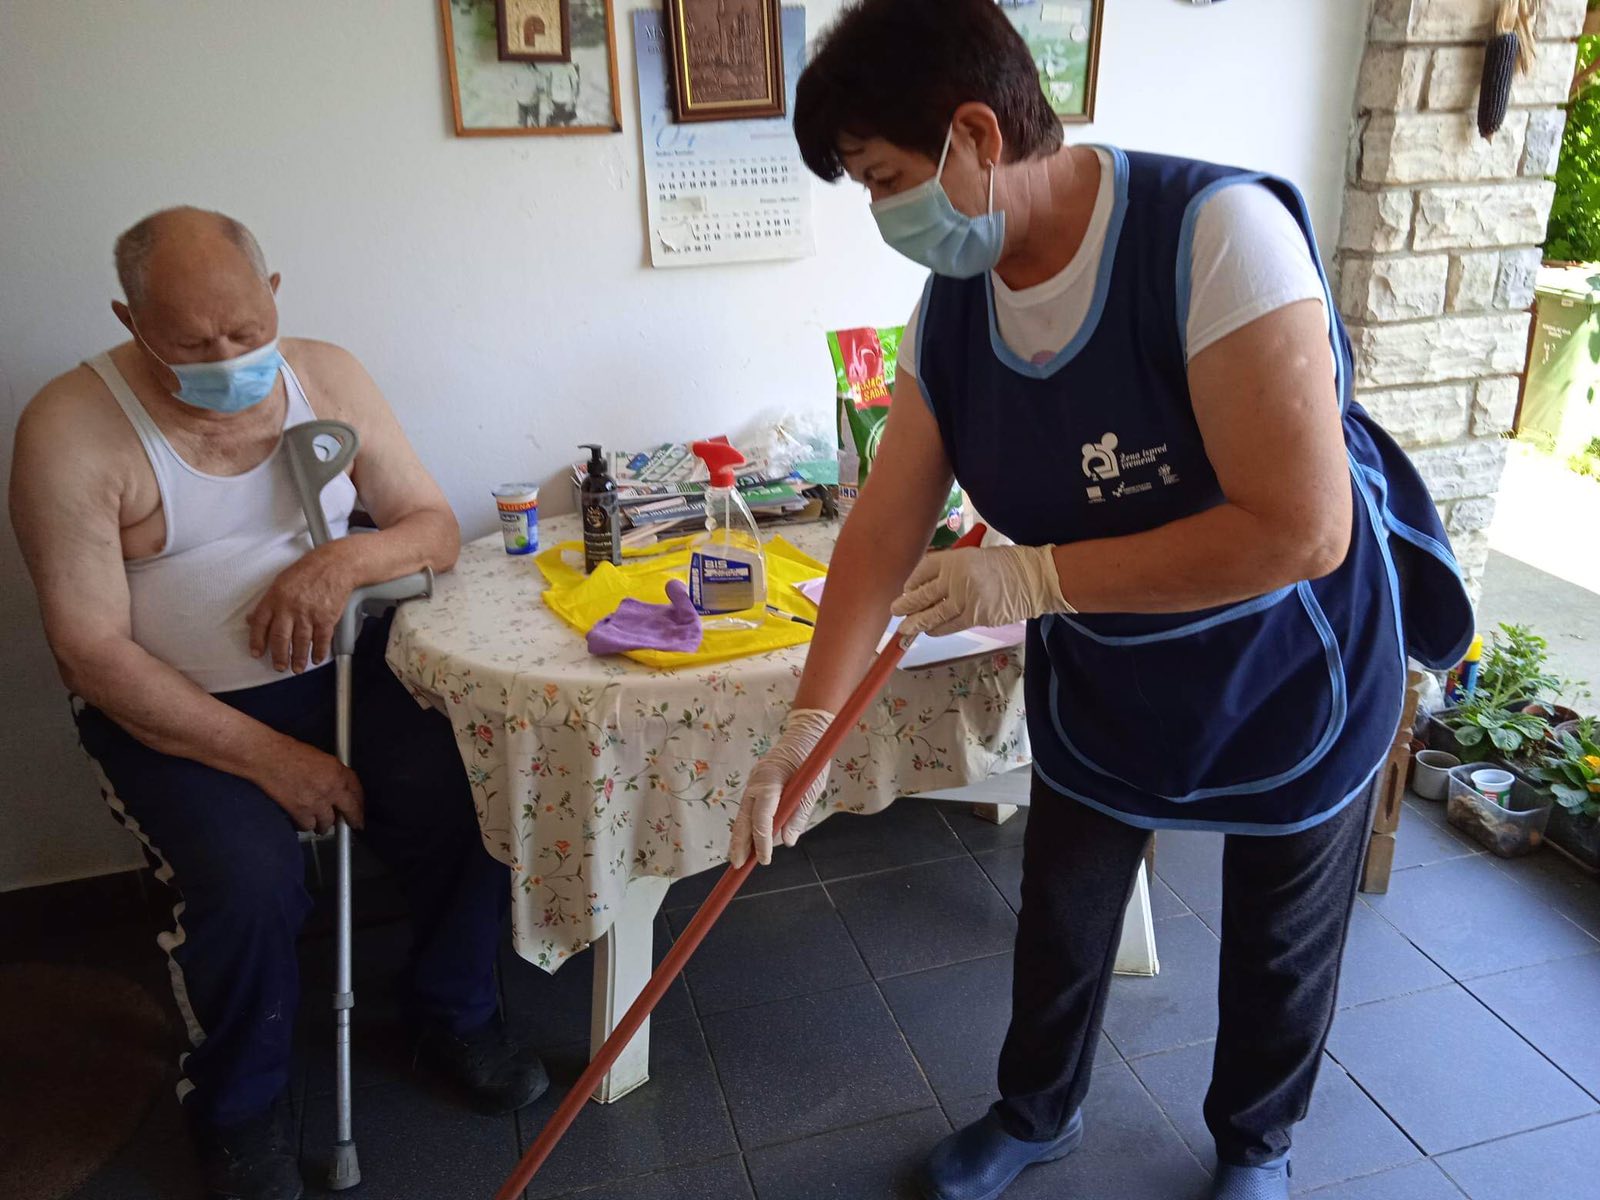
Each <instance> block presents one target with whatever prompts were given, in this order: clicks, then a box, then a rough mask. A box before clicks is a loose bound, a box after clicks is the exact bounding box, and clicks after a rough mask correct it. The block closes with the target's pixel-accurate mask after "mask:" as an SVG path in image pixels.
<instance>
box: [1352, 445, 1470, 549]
mask: <svg viewBox="0 0 1600 1200" xmlns="http://www.w3.org/2000/svg"><path fill="white" fill-rule="evenodd" d="M1351 466H1353V467H1354V468H1355V469H1356V470H1358V471H1360V472H1361V474H1362V475H1363V476H1365V477H1366V478H1367V479H1368V480H1370V481H1371V483H1372V485H1373V486H1374V487H1375V488H1377V489H1378V497H1379V503H1380V505H1381V506H1382V509H1383V523H1384V524H1385V525H1386V526H1388V527H1389V528H1390V529H1391V530H1393V531H1394V533H1395V534H1397V535H1398V536H1400V537H1403V538H1405V540H1406V541H1408V542H1410V543H1411V544H1412V545H1413V546H1416V547H1417V548H1418V549H1419V550H1426V551H1427V552H1428V553H1429V554H1431V555H1433V556H1434V557H1435V558H1437V559H1438V560H1439V561H1440V562H1442V563H1443V564H1444V565H1445V566H1447V567H1449V568H1450V569H1451V570H1452V571H1454V572H1456V573H1457V574H1458V575H1459V574H1460V573H1461V564H1460V563H1458V562H1456V556H1455V555H1454V554H1453V553H1452V552H1451V550H1450V547H1448V546H1446V545H1444V544H1443V543H1442V542H1440V541H1439V539H1438V538H1436V537H1430V536H1429V535H1428V534H1426V533H1423V532H1422V530H1420V529H1413V528H1412V527H1411V526H1410V525H1407V524H1406V523H1405V522H1404V521H1402V520H1401V519H1400V518H1399V517H1397V516H1395V515H1394V510H1393V509H1391V508H1390V507H1389V481H1388V480H1387V479H1385V478H1384V475H1383V472H1382V471H1376V470H1374V469H1373V468H1371V467H1369V466H1367V465H1366V464H1365V463H1358V462H1356V461H1355V460H1354V459H1351ZM1380 532H1381V530H1380Z"/></svg>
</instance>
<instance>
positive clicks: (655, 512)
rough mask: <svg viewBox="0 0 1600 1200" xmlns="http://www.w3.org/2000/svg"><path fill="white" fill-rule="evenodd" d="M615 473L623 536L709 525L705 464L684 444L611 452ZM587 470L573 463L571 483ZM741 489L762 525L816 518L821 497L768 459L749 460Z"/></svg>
mask: <svg viewBox="0 0 1600 1200" xmlns="http://www.w3.org/2000/svg"><path fill="white" fill-rule="evenodd" d="M607 459H608V462H609V466H610V470H611V477H612V478H613V479H615V480H616V481H617V510H618V512H619V513H620V515H621V516H622V518H623V537H624V540H625V541H628V542H630V543H634V542H637V541H640V540H648V538H649V537H650V536H651V535H654V536H656V537H667V536H670V535H672V534H675V533H681V532H684V531H686V530H690V529H700V528H702V527H703V526H704V525H705V515H706V507H705V492H706V487H707V482H708V479H709V476H708V473H707V471H706V467H705V464H704V463H702V462H701V461H700V460H699V459H698V458H697V457H696V456H695V454H694V451H692V450H691V449H690V448H689V447H688V446H687V445H685V444H684V443H682V442H667V443H663V444H662V445H659V446H653V447H651V448H649V449H646V450H639V451H636V452H634V453H608V454H607ZM588 473H589V464H588V461H587V460H586V459H583V460H579V461H578V462H575V463H573V464H572V485H573V488H574V489H578V488H581V487H582V486H583V481H584V479H585V478H586V477H587V475H588ZM738 480H739V493H740V495H742V496H743V497H744V500H745V503H746V504H748V505H749V506H750V511H751V512H752V513H754V514H755V517H756V520H757V521H759V522H760V523H761V524H763V525H778V524H789V523H793V522H795V521H809V520H815V519H816V517H817V516H819V515H820V513H821V509H822V503H821V500H820V498H819V497H816V496H813V495H809V494H808V492H811V491H815V490H816V489H812V488H810V487H809V485H807V484H806V482H805V481H804V480H802V479H800V478H799V476H797V475H784V474H781V473H779V472H776V471H774V470H772V469H771V468H770V467H769V466H768V465H767V464H766V463H764V462H759V461H757V462H747V463H746V464H745V465H744V467H743V469H742V471H741V473H740V475H739V476H738Z"/></svg>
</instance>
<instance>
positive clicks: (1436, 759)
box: [1411, 750, 1461, 800]
mask: <svg viewBox="0 0 1600 1200" xmlns="http://www.w3.org/2000/svg"><path fill="white" fill-rule="evenodd" d="M1460 765H1461V760H1460V759H1459V758H1457V757H1456V756H1455V755H1454V754H1446V753H1445V752H1444V751H1443V750H1419V751H1417V754H1416V758H1415V761H1414V765H1413V767H1412V771H1411V790H1412V791H1414V792H1416V794H1417V795H1419V796H1421V797H1422V798H1423V799H1424V800H1443V799H1444V798H1445V797H1446V796H1448V795H1449V794H1450V772H1451V771H1452V770H1454V769H1455V768H1456V767H1459V766H1460Z"/></svg>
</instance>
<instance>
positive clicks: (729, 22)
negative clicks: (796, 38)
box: [667, 0, 785, 121]
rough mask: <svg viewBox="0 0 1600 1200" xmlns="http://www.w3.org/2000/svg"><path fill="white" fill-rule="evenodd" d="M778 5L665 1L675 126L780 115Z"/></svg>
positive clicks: (772, 1) (771, 1)
mask: <svg viewBox="0 0 1600 1200" xmlns="http://www.w3.org/2000/svg"><path fill="white" fill-rule="evenodd" d="M779 3H780V0H667V41H668V47H669V50H670V52H671V62H672V111H673V115H674V116H675V117H676V118H677V119H678V120H679V121H734V120H742V119H745V118H754V117H781V116H783V114H784V97H785V91H784V81H783V33H782V27H781V16H780V13H779Z"/></svg>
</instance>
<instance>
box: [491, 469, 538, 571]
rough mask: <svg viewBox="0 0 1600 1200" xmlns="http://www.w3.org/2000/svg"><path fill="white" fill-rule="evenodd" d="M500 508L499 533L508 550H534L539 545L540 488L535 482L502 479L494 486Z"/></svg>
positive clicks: (524, 551)
mask: <svg viewBox="0 0 1600 1200" xmlns="http://www.w3.org/2000/svg"><path fill="white" fill-rule="evenodd" d="M494 503H495V507H496V508H497V509H499V510H500V534H501V536H502V537H504V538H505V543H506V553H507V554H532V553H533V552H534V551H535V550H537V549H538V548H539V488H538V486H537V485H536V484H532V483H503V484H501V485H500V486H499V487H497V488H495V489H494Z"/></svg>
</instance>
